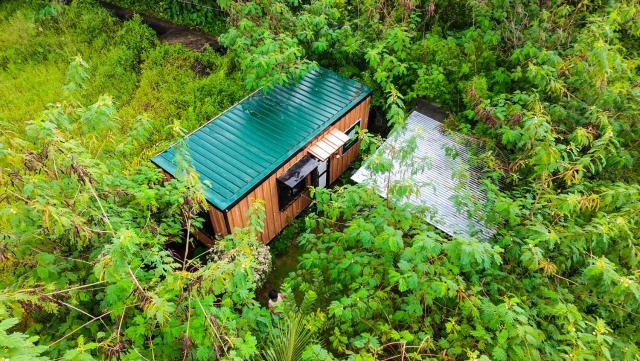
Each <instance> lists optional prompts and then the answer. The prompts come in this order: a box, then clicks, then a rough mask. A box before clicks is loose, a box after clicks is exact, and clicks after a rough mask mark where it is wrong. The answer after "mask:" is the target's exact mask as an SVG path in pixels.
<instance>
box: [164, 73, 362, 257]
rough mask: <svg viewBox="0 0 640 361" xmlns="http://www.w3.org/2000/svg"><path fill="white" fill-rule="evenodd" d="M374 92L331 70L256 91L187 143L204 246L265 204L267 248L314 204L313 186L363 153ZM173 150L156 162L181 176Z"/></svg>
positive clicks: (324, 182)
mask: <svg viewBox="0 0 640 361" xmlns="http://www.w3.org/2000/svg"><path fill="white" fill-rule="evenodd" d="M370 102H371V89H370V88H369V87H367V86H365V85H363V84H361V83H359V82H356V81H354V80H351V79H348V78H345V77H343V76H340V75H338V74H336V73H334V72H332V71H330V70H328V69H324V68H319V69H318V70H315V71H311V72H309V73H308V74H307V75H306V76H305V77H304V78H303V79H302V80H301V81H300V82H298V83H296V84H295V85H290V86H276V87H275V88H274V89H272V90H270V91H266V92H265V91H262V90H258V91H256V92H254V93H253V94H251V95H249V96H248V97H247V98H245V99H243V100H242V101H240V102H239V103H237V104H236V105H234V106H233V107H231V108H229V109H228V110H226V111H224V112H223V113H221V114H220V115H218V116H217V117H215V118H214V119H212V120H210V121H209V122H207V123H206V124H204V125H203V126H202V127H200V128H198V129H196V130H195V131H193V132H192V133H190V134H189V135H188V136H187V137H186V139H185V140H184V144H185V145H186V152H187V153H188V155H189V158H190V161H191V166H192V167H193V168H194V170H195V171H196V172H197V173H198V175H199V177H200V181H201V183H202V184H203V188H204V196H205V198H206V200H207V202H208V206H209V210H208V214H206V215H204V216H205V217H204V218H205V224H204V226H203V227H202V229H201V230H200V231H199V232H198V234H197V236H198V239H200V241H202V242H203V243H205V244H207V245H212V244H213V242H214V240H215V239H216V238H218V237H223V236H225V235H228V234H230V233H231V232H232V231H233V230H234V229H235V228H241V227H243V226H244V225H245V224H246V223H247V221H248V216H247V212H248V210H249V208H250V206H251V204H252V203H253V202H254V201H255V200H257V199H261V200H263V201H264V204H265V213H266V219H265V220H264V223H265V227H264V232H263V233H262V234H261V235H260V240H261V241H262V242H264V243H269V242H270V241H271V240H272V239H273V238H274V237H275V236H276V235H278V233H280V231H281V230H282V229H283V228H284V227H285V226H286V225H287V223H288V222H289V221H290V220H291V219H292V218H294V217H296V216H297V215H298V214H300V212H301V211H302V210H304V209H305V208H306V207H307V206H308V205H309V204H310V198H309V193H308V189H309V186H314V187H328V186H329V185H331V184H332V183H333V182H335V180H336V179H338V177H339V176H340V175H341V174H342V173H343V172H344V171H345V170H346V169H347V168H348V167H349V165H350V164H351V162H352V161H353V160H354V159H355V158H356V157H357V155H358V149H359V147H358V143H359V139H358V137H357V129H358V128H367V125H368V118H369V105H370ZM176 147H177V145H176V144H174V145H172V146H170V147H169V149H167V150H165V151H163V152H161V153H159V154H158V155H156V156H154V157H153V158H152V162H153V163H155V164H156V165H157V166H158V167H160V168H162V169H163V171H164V172H165V174H166V175H167V176H169V177H174V176H175V175H176Z"/></svg>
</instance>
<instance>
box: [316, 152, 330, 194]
mask: <svg viewBox="0 0 640 361" xmlns="http://www.w3.org/2000/svg"><path fill="white" fill-rule="evenodd" d="M329 159H331V158H327V160H325V161H324V162H318V168H317V171H318V173H317V174H318V181H317V183H316V184H317V185H316V187H320V188H326V187H327V186H329Z"/></svg>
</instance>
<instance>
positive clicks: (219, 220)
mask: <svg viewBox="0 0 640 361" xmlns="http://www.w3.org/2000/svg"><path fill="white" fill-rule="evenodd" d="M209 216H210V217H211V224H213V232H214V233H215V234H216V236H221V237H224V236H226V235H227V234H229V232H227V225H226V223H225V222H224V213H222V212H220V211H219V210H217V209H216V207H214V206H212V205H211V204H209Z"/></svg>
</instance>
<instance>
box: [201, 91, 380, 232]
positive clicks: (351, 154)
mask: <svg viewBox="0 0 640 361" xmlns="http://www.w3.org/2000/svg"><path fill="white" fill-rule="evenodd" d="M370 101H371V97H368V98H366V99H365V100H364V101H362V102H361V103H360V104H359V105H357V106H356V107H355V108H353V109H352V110H351V111H350V112H349V113H347V114H345V116H344V117H342V118H341V119H340V120H339V121H338V122H337V123H335V124H334V125H333V126H332V127H330V128H327V129H326V130H325V132H323V133H322V134H320V135H319V136H318V137H317V138H316V139H318V138H321V137H322V136H323V135H324V134H325V133H326V132H328V131H329V130H331V129H333V128H336V129H338V130H340V131H342V132H346V131H347V130H348V129H349V128H350V127H351V126H352V125H353V124H354V123H355V122H356V121H357V120H358V118H360V119H361V123H360V127H361V128H363V129H364V128H367V126H368V120H369V104H370ZM311 144H313V141H312V142H311ZM311 144H309V145H308V146H310V145H311ZM308 146H307V148H308ZM307 148H305V149H304V150H302V151H300V152H299V153H298V154H296V155H295V156H294V157H293V158H292V159H290V160H289V161H288V162H287V163H286V164H285V165H284V166H282V167H280V168H279V169H278V170H277V171H276V172H275V173H274V174H272V175H271V176H270V177H269V178H268V179H266V180H265V181H264V182H263V183H261V184H260V185H259V186H258V187H256V188H255V189H254V190H253V191H252V192H251V193H249V194H248V195H247V196H246V197H245V198H244V199H242V200H241V201H240V202H238V203H237V204H236V205H235V206H233V208H231V209H229V210H227V217H228V219H229V225H230V227H231V230H232V231H233V230H234V229H235V228H236V227H240V228H241V227H243V226H244V224H246V222H247V220H248V217H247V211H248V210H249V207H250V205H251V204H252V203H253V202H254V200H256V199H262V200H264V201H265V213H266V219H265V229H264V232H263V233H262V234H261V235H260V240H261V241H262V242H264V243H269V242H270V241H271V240H272V239H273V238H274V237H275V236H276V235H278V233H280V231H281V230H282V229H283V228H284V227H285V226H286V225H287V223H288V222H289V221H290V220H291V219H292V218H294V217H296V216H297V215H298V214H300V212H302V210H303V209H305V208H306V207H307V206H308V205H309V203H310V202H311V200H310V199H309V193H308V192H305V193H303V194H302V195H301V196H300V197H298V199H296V200H295V201H294V202H293V203H292V204H291V205H290V206H289V207H288V208H287V209H285V210H284V211H282V212H281V211H280V209H279V205H278V189H277V186H276V178H277V177H278V176H280V175H282V174H283V173H285V172H286V171H287V170H288V169H289V168H290V167H291V166H293V165H294V164H295V163H296V162H297V161H299V160H300V159H301V158H302V157H304V156H305V155H306V154H307ZM359 148H360V147H359V143H358V144H355V145H354V146H353V147H351V148H350V149H349V150H348V151H347V152H346V153H345V154H342V155H340V152H341V151H342V150H341V149H339V150H338V152H337V153H336V155H340V157H336V156H335V155H334V156H332V157H331V160H330V170H329V172H330V174H329V175H330V182H331V183H333V182H334V181H335V180H336V179H337V178H338V177H339V176H340V175H341V174H342V173H343V172H344V171H345V170H346V169H347V168H348V167H349V165H350V164H351V162H352V161H353V160H354V159H355V158H356V157H357V155H358V150H359ZM210 209H211V220H212V223H213V224H214V227H215V232H216V233H219V234H221V235H226V233H227V232H226V227H225V225H224V215H223V214H222V213H221V212H220V211H218V210H216V209H215V208H213V207H210ZM220 220H222V225H221V224H220ZM219 226H220V227H223V228H224V231H221V230H220V229H219V228H218V227H219Z"/></svg>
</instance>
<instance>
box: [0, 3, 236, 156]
mask: <svg viewBox="0 0 640 361" xmlns="http://www.w3.org/2000/svg"><path fill="white" fill-rule="evenodd" d="M0 19H6V20H4V21H1V22H0V99H2V100H1V101H0V122H1V123H3V125H4V126H6V128H7V129H13V130H14V131H15V132H17V135H19V134H21V133H22V132H23V131H24V129H25V127H24V123H25V122H26V121H29V120H31V119H34V118H35V117H37V116H38V115H39V114H40V113H41V112H42V111H43V110H45V109H47V107H48V106H49V104H50V103H54V102H57V101H59V100H60V99H67V100H68V101H72V102H77V103H80V104H83V105H88V104H91V103H92V102H94V101H95V99H98V98H99V97H100V96H101V95H103V94H108V95H111V96H112V97H113V102H114V105H117V109H118V112H117V117H116V119H117V122H116V124H114V129H113V131H112V132H111V133H110V134H109V139H105V140H109V141H110V142H107V143H108V144H105V142H98V143H97V145H96V146H99V147H100V152H102V153H101V154H108V152H105V151H107V150H110V149H116V148H117V147H118V146H122V143H123V142H127V139H128V135H129V133H130V132H132V131H133V130H135V127H134V125H135V123H136V122H138V121H139V119H140V118H139V117H138V116H139V115H142V116H143V117H144V119H146V120H147V121H148V126H147V128H148V129H152V130H153V131H152V132H150V134H149V135H148V137H146V138H145V139H144V140H143V141H140V142H138V143H136V144H135V145H134V146H133V147H131V145H130V144H129V145H127V146H128V148H129V152H128V154H130V155H131V157H130V159H128V161H129V162H131V163H133V164H139V163H140V162H144V161H146V159H148V158H149V157H150V156H151V155H153V154H154V153H155V152H158V151H160V150H162V149H163V148H164V147H166V146H167V145H168V144H169V143H171V142H172V141H174V140H175V139H176V138H177V137H178V136H179V134H180V133H184V132H188V131H191V130H193V129H195V128H197V127H198V126H200V125H201V124H202V123H204V122H205V121H207V120H209V119H211V118H213V117H214V116H215V115H217V114H218V113H220V112H221V111H223V110H224V109H226V108H228V107H229V106H230V105H232V104H233V103H235V102H237V101H238V100H240V99H241V98H242V97H243V96H244V95H245V93H246V90H245V89H244V88H243V85H242V83H241V80H240V79H239V77H238V75H237V72H236V71H235V69H234V68H233V66H232V62H231V61H230V57H229V56H224V55H219V54H216V53H214V52H213V51H211V50H207V51H205V52H203V53H196V52H193V51H190V50H188V49H186V48H184V47H182V46H181V45H169V44H161V43H159V42H158V39H157V37H156V35H155V33H154V32H153V30H152V29H150V28H149V27H147V26H146V25H144V24H143V23H142V22H141V20H140V19H139V18H138V17H135V18H134V19H132V20H130V21H127V22H124V23H122V22H120V21H118V20H117V19H115V18H114V17H112V16H111V15H110V14H109V13H108V12H107V11H106V10H104V9H103V8H102V7H100V6H99V5H97V4H96V3H95V2H93V1H86V0H77V1H74V2H73V3H72V5H70V6H64V5H60V4H56V3H49V2H44V1H29V2H21V1H10V2H3V3H2V4H0ZM77 56H80V57H81V58H82V59H83V60H84V62H86V64H87V65H88V69H87V70H86V73H87V75H88V79H86V81H84V86H83V88H82V89H78V90H77V91H75V92H74V94H73V99H70V98H69V97H68V96H67V95H65V94H64V90H63V85H64V84H65V81H66V77H67V72H68V70H69V64H70V62H71V61H72V59H74V58H76V57H77ZM194 64H197V65H198V66H197V67H195V66H194ZM193 69H196V70H198V72H197V73H196V72H195V71H194V70H193ZM65 96H67V97H66V98H65ZM176 129H180V131H179V132H176V131H175V130H176ZM89 148H91V147H89ZM103 148H104V149H103ZM94 150H95V149H94Z"/></svg>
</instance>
